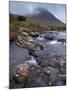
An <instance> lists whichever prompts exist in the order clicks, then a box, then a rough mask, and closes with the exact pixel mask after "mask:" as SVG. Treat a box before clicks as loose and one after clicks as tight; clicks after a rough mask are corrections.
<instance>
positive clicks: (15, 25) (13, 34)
mask: <svg viewBox="0 0 68 90" xmlns="http://www.w3.org/2000/svg"><path fill="white" fill-rule="evenodd" d="M9 16H10V19H9V29H10V40H15V39H16V38H17V35H18V34H19V27H20V25H21V21H25V17H23V16H16V15H12V14H10V15H9Z"/></svg>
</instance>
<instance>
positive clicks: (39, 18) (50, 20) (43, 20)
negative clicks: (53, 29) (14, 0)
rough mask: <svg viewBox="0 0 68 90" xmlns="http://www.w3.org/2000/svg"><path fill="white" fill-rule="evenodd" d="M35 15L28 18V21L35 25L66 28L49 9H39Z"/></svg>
mask: <svg viewBox="0 0 68 90" xmlns="http://www.w3.org/2000/svg"><path fill="white" fill-rule="evenodd" d="M36 12H38V13H34V14H30V15H29V16H27V21H31V22H34V23H39V24H40V25H43V26H64V23H63V22H61V21H60V20H59V19H57V18H56V17H55V16H54V15H53V14H52V13H51V12H49V11H48V10H47V9H46V10H45V9H41V8H37V9H36Z"/></svg>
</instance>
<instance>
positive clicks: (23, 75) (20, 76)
mask: <svg viewBox="0 0 68 90" xmlns="http://www.w3.org/2000/svg"><path fill="white" fill-rule="evenodd" d="M29 67H30V65H29V64H26V63H24V64H20V65H18V66H17V67H15V69H14V70H13V78H14V80H15V81H16V82H19V83H20V82H22V81H23V80H25V79H27V77H28V74H29Z"/></svg>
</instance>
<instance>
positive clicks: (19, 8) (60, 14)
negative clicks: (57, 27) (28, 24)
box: [10, 1, 66, 23]
mask: <svg viewBox="0 0 68 90" xmlns="http://www.w3.org/2000/svg"><path fill="white" fill-rule="evenodd" d="M38 8H43V9H45V10H49V11H50V12H51V13H52V14H53V15H54V16H55V17H57V18H58V19H59V20H61V21H62V22H64V23H65V9H66V6H65V5H64V4H46V3H31V2H19V1H10V13H13V14H18V15H30V14H37V13H40V12H39V10H38Z"/></svg>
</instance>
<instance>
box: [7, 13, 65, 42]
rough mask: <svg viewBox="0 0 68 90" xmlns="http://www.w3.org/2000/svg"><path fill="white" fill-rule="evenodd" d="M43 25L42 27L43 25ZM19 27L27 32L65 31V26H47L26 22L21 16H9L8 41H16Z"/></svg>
mask: <svg viewBox="0 0 68 90" xmlns="http://www.w3.org/2000/svg"><path fill="white" fill-rule="evenodd" d="M43 24H44V25H43ZM20 27H24V28H26V29H29V32H44V31H46V30H59V31H60V30H62V31H64V30H66V25H64V26H63V25H53V24H52V25H48V24H46V23H42V24H40V23H38V22H32V21H27V20H26V18H25V17H23V16H17V15H13V14H10V20H9V28H10V40H16V38H17V35H18V34H20V33H19V29H20Z"/></svg>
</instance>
